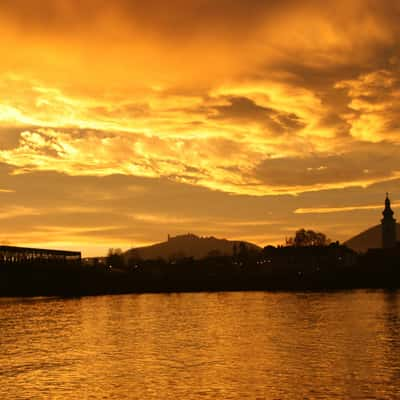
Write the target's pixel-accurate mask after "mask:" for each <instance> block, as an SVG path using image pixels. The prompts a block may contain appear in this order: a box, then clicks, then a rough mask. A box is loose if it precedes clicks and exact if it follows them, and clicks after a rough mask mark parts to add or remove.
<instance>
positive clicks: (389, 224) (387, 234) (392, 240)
mask: <svg viewBox="0 0 400 400" xmlns="http://www.w3.org/2000/svg"><path fill="white" fill-rule="evenodd" d="M393 214H394V212H393V210H392V209H391V207H390V199H389V194H388V193H386V199H385V209H384V210H383V212H382V215H383V218H382V219H381V224H382V247H383V248H384V249H391V248H394V247H396V220H395V219H394V218H393Z"/></svg>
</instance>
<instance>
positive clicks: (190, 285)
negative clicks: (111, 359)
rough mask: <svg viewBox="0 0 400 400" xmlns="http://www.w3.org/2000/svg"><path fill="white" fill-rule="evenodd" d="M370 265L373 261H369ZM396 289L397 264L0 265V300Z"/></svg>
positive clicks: (399, 273)
mask: <svg viewBox="0 0 400 400" xmlns="http://www.w3.org/2000/svg"><path fill="white" fill-rule="evenodd" d="M372 261H373V262H372ZM359 288H382V289H399V288H400V263H399V262H398V261H397V259H396V260H391V262H388V261H387V260H381V261H379V260H365V259H364V260H363V259H361V261H359V262H358V263H357V264H356V265H353V266H346V267H344V266H339V267H338V266H326V267H325V268H324V266H315V265H314V266H309V265H285V266H282V265H281V266H279V267H273V266H272V267H270V268H259V266H258V265H252V264H249V265H240V266H237V265H234V266H232V265H226V264H223V263H222V264H221V263H220V264H218V262H214V263H212V262H210V261H209V262H208V263H202V262H193V261H192V262H191V263H189V264H188V263H187V262H185V263H181V264H179V263H178V264H174V265H166V264H163V265H157V264H153V265H152V267H151V268H150V267H149V268H138V269H133V270H123V269H115V268H113V269H110V268H106V267H105V266H95V267H93V266H85V265H82V264H78V263H77V264H73V265H70V264H61V265H60V264H58V265H57V264H52V263H47V264H44V263H42V264H11V265H1V266H0V296H2V297H13V296H88V295H103V294H123V293H144V292H195V291H238V290H241V291H246V290H270V291H274V290H285V291H304V290H310V291H312V290H314V291H323V290H347V289H359Z"/></svg>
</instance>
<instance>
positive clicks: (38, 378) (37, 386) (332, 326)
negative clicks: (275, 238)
mask: <svg viewBox="0 0 400 400" xmlns="http://www.w3.org/2000/svg"><path fill="white" fill-rule="evenodd" d="M0 399H7V400H11V399H68V400H75V399H79V400H82V399H118V400H120V399H363V400H365V399H400V292H384V291H370V292H368V291H354V292H338V293H263V292H237V293H193V294H191V293H189V294H169V295H168V294H141V295H123V296H102V297H86V298H79V299H57V298H52V299H46V298H36V299H0Z"/></svg>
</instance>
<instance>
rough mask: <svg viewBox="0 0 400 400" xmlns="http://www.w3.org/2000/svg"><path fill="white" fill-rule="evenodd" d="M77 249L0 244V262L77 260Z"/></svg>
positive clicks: (78, 253) (78, 256)
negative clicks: (50, 248) (36, 247)
mask: <svg viewBox="0 0 400 400" xmlns="http://www.w3.org/2000/svg"><path fill="white" fill-rule="evenodd" d="M80 260H81V253H80V252H79V251H66V250H49V249H35V248H29V247H16V246H0V264H12V263H30V262H32V263H33V262H51V261H54V262H57V263H67V262H79V261H80Z"/></svg>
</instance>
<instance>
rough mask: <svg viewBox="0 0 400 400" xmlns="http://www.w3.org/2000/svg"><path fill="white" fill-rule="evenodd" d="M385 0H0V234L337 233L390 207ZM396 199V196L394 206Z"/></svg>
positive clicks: (399, 87)
mask: <svg viewBox="0 0 400 400" xmlns="http://www.w3.org/2000/svg"><path fill="white" fill-rule="evenodd" d="M399 17H400V4H399V3H398V2H397V1H384V0H383V1H382V0H380V1H378V0H359V1H357V0H355V1H350V0H346V1H341V0H339V1H335V2H332V4H329V3H327V2H323V1H303V2H297V1H289V0H282V1H279V2H272V1H257V0H247V1H245V2H244V1H243V2H239V1H236V2H232V1H228V0H218V1H211V0H196V1H188V0H186V1H184V0H170V1H156V0H148V1H145V2H144V1H135V0H131V1H128V0H115V1H112V2H110V1H100V0H98V1H95V0H82V1H79V2H77V1H76V2H75V1H67V0H43V1H41V2H40V6H38V4H37V2H34V1H31V0H12V1H11V0H3V1H1V2H0V59H1V63H0V93H1V97H0V202H1V211H0V220H1V225H2V229H1V234H0V241H1V242H2V244H12V245H20V246H32V247H50V248H65V249H72V250H81V249H82V251H83V254H84V255H87V256H90V255H102V254H104V253H105V252H106V251H107V249H108V248H109V247H122V248H124V249H126V248H129V247H134V246H141V245H145V244H149V243H153V242H157V241H162V240H165V239H166V237H167V234H168V233H170V234H172V235H176V234H181V233H186V232H193V231H194V232H195V233H196V234H199V235H205V236H208V235H214V236H218V237H225V238H228V239H235V240H246V241H250V242H254V243H256V244H258V245H261V246H264V245H266V244H268V243H270V244H276V243H283V242H284V239H285V237H287V236H290V235H292V234H293V232H294V231H295V230H296V229H298V228H301V227H307V228H310V229H317V230H318V231H323V232H325V233H326V234H327V236H328V237H330V238H332V239H333V240H341V241H342V240H346V239H348V238H350V237H351V236H353V235H354V234H357V233H358V232H360V231H362V230H364V229H366V228H368V227H370V226H372V225H376V224H377V223H378V222H379V221H378V219H379V213H380V211H381V209H382V201H383V194H384V193H385V192H391V198H392V200H393V202H392V206H393V209H394V211H397V212H398V205H399V204H400V202H399V200H398V199H399V198H400V196H399V194H400V192H399V190H398V188H399V187H400V186H399V183H400V161H399V160H400V136H399V133H400V74H399V71H400V52H399V44H398V43H399V42H400V41H399V39H400V25H399V23H398V21H399ZM396 200H397V202H396Z"/></svg>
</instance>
